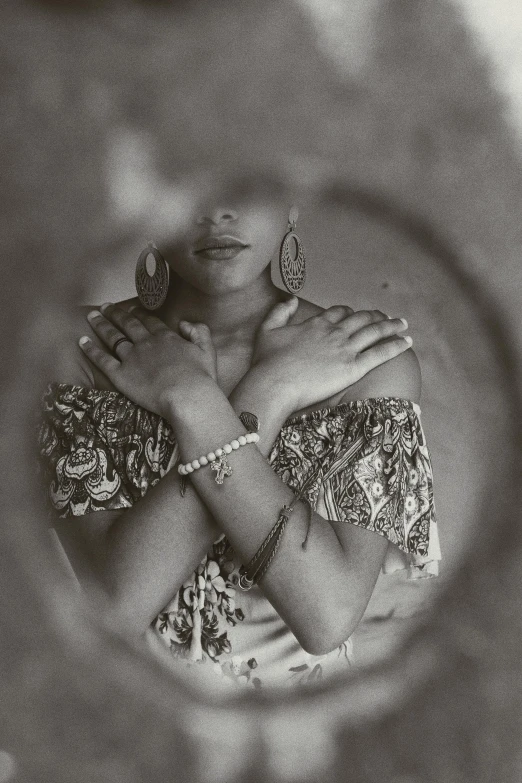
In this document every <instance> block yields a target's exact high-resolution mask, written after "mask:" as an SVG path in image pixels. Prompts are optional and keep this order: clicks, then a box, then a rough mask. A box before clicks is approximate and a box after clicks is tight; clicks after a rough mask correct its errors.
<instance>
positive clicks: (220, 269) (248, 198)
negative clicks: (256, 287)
mask: <svg viewBox="0 0 522 783" xmlns="http://www.w3.org/2000/svg"><path fill="white" fill-rule="evenodd" d="M218 182H219V184H216V183H215V181H213V179H212V177H211V176H210V174H209V175H207V176H204V175H203V176H200V177H199V178H198V181H197V184H196V187H195V189H194V194H195V198H194V199H193V202H192V207H191V208H190V209H188V210H187V212H186V219H184V220H183V222H182V225H181V227H180V230H179V231H178V232H177V233H176V238H175V239H174V240H173V241H172V242H170V243H169V242H163V243H162V244H161V245H159V249H160V250H161V252H162V253H163V254H164V256H165V258H166V260H167V261H168V263H169V266H170V268H171V270H172V271H173V272H175V273H176V274H178V275H179V277H181V278H182V279H183V280H185V281H186V282H187V283H189V284H190V285H192V286H194V288H197V289H198V290H200V291H203V292H205V293H207V294H223V293H226V292H228V291H234V290H238V289H241V288H245V287H247V286H248V285H249V284H251V283H252V282H253V281H254V280H256V279H257V278H258V277H259V276H260V275H261V274H262V273H263V272H264V270H265V269H266V268H267V266H268V265H269V264H270V261H271V259H272V258H273V257H274V254H275V253H277V252H278V250H279V246H280V244H281V241H282V238H283V236H284V234H285V232H286V230H287V225H288V213H289V209H290V206H291V204H290V203H288V199H289V195H288V194H287V193H285V188H284V187H283V186H281V184H280V183H278V182H277V181H276V180H274V179H271V178H270V177H268V178H267V177H262V176H261V177H260V176H259V175H258V176H255V177H252V178H249V179H248V181H247V180H246V179H245V178H241V179H238V178H234V179H233V180H230V179H229V180H228V182H223V181H219V180H218Z"/></svg>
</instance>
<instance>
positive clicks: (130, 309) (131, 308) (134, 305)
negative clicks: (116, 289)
mask: <svg viewBox="0 0 522 783" xmlns="http://www.w3.org/2000/svg"><path fill="white" fill-rule="evenodd" d="M138 307H139V305H137V304H133V305H131V306H130V307H129V309H128V310H127V312H128V313H132V311H133V310H137V309H138Z"/></svg>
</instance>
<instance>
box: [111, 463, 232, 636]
mask: <svg viewBox="0 0 522 783" xmlns="http://www.w3.org/2000/svg"><path fill="white" fill-rule="evenodd" d="M220 532H221V531H220V530H219V528H218V527H217V525H216V523H215V520H214V519H213V517H212V514H211V513H210V512H209V510H208V509H207V508H206V506H205V504H204V503H203V502H202V500H201V498H200V497H199V496H198V494H197V493H196V491H195V490H194V488H193V487H191V486H187V488H186V492H185V495H184V497H181V495H180V492H179V476H178V474H177V471H176V470H175V469H172V470H171V471H170V473H168V474H167V475H166V476H164V477H163V479H162V480H161V481H160V482H159V483H158V484H157V485H156V486H155V487H152V488H151V489H150V490H149V492H148V493H147V495H146V496H145V497H144V498H142V499H141V500H140V501H138V502H137V503H136V504H135V505H134V506H133V507H132V508H130V509H126V510H124V511H123V512H122V513H121V514H120V516H119V517H118V518H117V519H116V520H115V521H114V522H112V524H111V525H110V527H109V528H108V529H107V531H106V534H105V540H104V547H103V552H101V553H100V555H101V556H100V558H99V561H98V566H99V568H98V576H99V577H100V580H101V582H102V584H103V587H104V588H105V590H106V592H107V594H108V596H109V599H110V602H111V604H112V607H113V609H114V611H115V613H116V615H117V616H120V617H121V618H122V620H123V621H124V623H125V624H126V627H127V628H128V629H129V630H131V631H132V632H136V633H142V632H143V631H145V629H146V628H147V627H148V625H149V624H150V623H151V622H152V620H153V619H154V617H156V615H157V614H158V613H159V612H160V611H161V610H162V609H163V608H164V606H165V605H166V604H167V603H168V601H170V600H171V599H172V598H173V597H174V595H175V594H176V592H177V591H178V590H179V588H180V587H181V585H182V584H183V582H185V581H186V579H187V578H188V577H189V576H190V574H191V573H192V571H193V570H194V569H195V568H196V567H197V566H198V565H199V563H200V562H201V561H202V559H203V558H204V556H205V554H206V553H207V552H208V550H209V549H210V547H211V545H212V544H213V542H214V541H215V540H216V539H217V538H218V537H219V535H220Z"/></svg>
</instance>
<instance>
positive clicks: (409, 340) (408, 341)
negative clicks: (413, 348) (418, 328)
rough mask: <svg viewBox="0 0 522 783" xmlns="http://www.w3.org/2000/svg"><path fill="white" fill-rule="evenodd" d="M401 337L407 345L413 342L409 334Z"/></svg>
mask: <svg viewBox="0 0 522 783" xmlns="http://www.w3.org/2000/svg"><path fill="white" fill-rule="evenodd" d="M402 339H403V340H404V341H405V342H407V343H408V345H411V344H412V343H413V340H412V339H411V337H409V336H408V337H403V338H402Z"/></svg>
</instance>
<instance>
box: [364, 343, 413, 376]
mask: <svg viewBox="0 0 522 783" xmlns="http://www.w3.org/2000/svg"><path fill="white" fill-rule="evenodd" d="M412 342H413V340H412V339H411V337H409V336H407V337H396V338H394V339H392V340H387V341H386V342H383V343H379V344H378V345H373V346H372V347H371V348H368V349H367V350H366V351H363V352H362V353H360V354H359V356H358V357H357V360H356V361H357V364H358V365H359V367H361V366H362V368H363V369H364V372H365V373H367V372H370V370H373V369H375V367H379V366H380V365H381V364H384V363H385V362H388V361H389V360H390V359H394V358H395V357H396V356H398V355H399V354H401V353H404V351H407V350H408V348H410V347H411V344H412Z"/></svg>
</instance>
